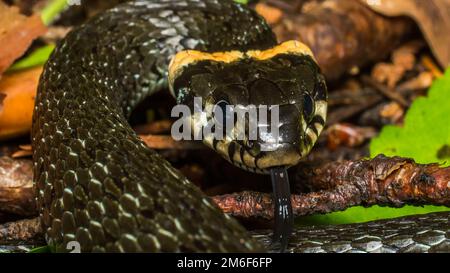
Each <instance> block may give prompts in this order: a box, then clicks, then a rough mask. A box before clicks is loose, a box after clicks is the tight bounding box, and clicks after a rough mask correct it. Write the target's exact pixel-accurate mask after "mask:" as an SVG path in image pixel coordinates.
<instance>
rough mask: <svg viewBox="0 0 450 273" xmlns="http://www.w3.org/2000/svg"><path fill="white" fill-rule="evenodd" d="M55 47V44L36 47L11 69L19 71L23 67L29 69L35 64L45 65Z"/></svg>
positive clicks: (10, 69)
mask: <svg viewBox="0 0 450 273" xmlns="http://www.w3.org/2000/svg"><path fill="white" fill-rule="evenodd" d="M54 49H55V45H46V46H43V47H41V48H38V49H36V50H35V51H33V52H32V53H30V54H29V55H28V56H26V57H25V58H23V59H21V60H19V61H17V62H16V63H15V64H13V65H12V66H11V67H10V68H9V69H8V72H10V71H17V70H22V69H28V68H31V67H34V66H38V65H43V64H44V63H45V62H46V61H47V60H48V57H49V56H50V54H51V53H52V51H53V50H54Z"/></svg>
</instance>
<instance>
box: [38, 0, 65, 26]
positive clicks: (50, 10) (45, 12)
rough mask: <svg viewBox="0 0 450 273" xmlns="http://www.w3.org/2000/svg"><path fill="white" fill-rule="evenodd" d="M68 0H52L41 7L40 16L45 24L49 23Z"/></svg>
mask: <svg viewBox="0 0 450 273" xmlns="http://www.w3.org/2000/svg"><path fill="white" fill-rule="evenodd" d="M68 4H69V1H68V0H53V1H50V3H49V4H48V5H47V6H46V7H44V9H42V12H41V18H42V21H43V22H44V24H45V25H50V24H51V23H52V22H53V20H55V19H56V18H57V17H58V15H59V14H60V13H61V12H62V11H63V10H65V9H66V8H67V6H68Z"/></svg>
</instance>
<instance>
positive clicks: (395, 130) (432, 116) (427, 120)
mask: <svg viewBox="0 0 450 273" xmlns="http://www.w3.org/2000/svg"><path fill="white" fill-rule="evenodd" d="M449 113H450V69H448V70H447V72H446V73H445V75H444V77H442V78H441V79H439V80H436V81H435V82H434V83H433V86H432V87H431V88H430V90H429V92H428V96H427V97H421V98H418V99H416V100H415V101H414V103H413V104H412V105H411V108H410V109H409V111H408V113H407V114H406V116H405V122H404V125H403V127H397V126H385V127H384V128H383V129H382V131H381V133H380V135H379V136H378V137H377V138H374V139H373V140H372V142H371V144H370V153H371V156H375V155H377V154H381V153H383V154H385V155H387V156H394V155H398V156H403V157H410V158H413V159H414V160H415V161H416V162H418V163H433V162H438V163H440V164H443V165H444V166H450V152H449V151H450V123H449V122H448V121H449V120H448V118H449V115H450V114H449Z"/></svg>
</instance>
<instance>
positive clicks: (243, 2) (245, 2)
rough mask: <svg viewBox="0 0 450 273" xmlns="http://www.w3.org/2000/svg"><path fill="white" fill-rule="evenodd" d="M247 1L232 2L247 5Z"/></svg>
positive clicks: (235, 0) (236, 0) (237, 0)
mask: <svg viewBox="0 0 450 273" xmlns="http://www.w3.org/2000/svg"><path fill="white" fill-rule="evenodd" d="M248 1H249V0H234V2H237V3H240V4H244V5H247V4H248Z"/></svg>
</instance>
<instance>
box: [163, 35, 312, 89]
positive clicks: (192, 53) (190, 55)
mask: <svg viewBox="0 0 450 273" xmlns="http://www.w3.org/2000/svg"><path fill="white" fill-rule="evenodd" d="M283 53H285V54H286V53H290V54H297V55H307V56H310V57H311V58H313V59H314V56H313V53H312V52H311V49H309V47H308V46H306V45H305V44H303V43H301V42H299V41H287V42H284V43H281V44H279V45H277V46H275V47H273V48H270V49H267V50H249V51H247V52H245V53H242V52H240V51H236V50H234V51H226V52H216V53H206V52H202V51H197V50H183V51H180V52H178V53H177V54H176V55H175V56H174V57H173V59H172V61H171V62H170V64H169V84H170V88H171V91H172V93H173V90H172V88H173V83H174V79H175V77H176V76H178V74H179V73H181V71H183V68H184V67H186V66H188V65H189V64H192V63H197V62H200V61H215V62H222V63H231V62H234V61H236V60H239V59H244V58H252V59H256V60H260V61H263V60H268V59H270V58H273V57H275V56H276V55H278V54H283Z"/></svg>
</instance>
